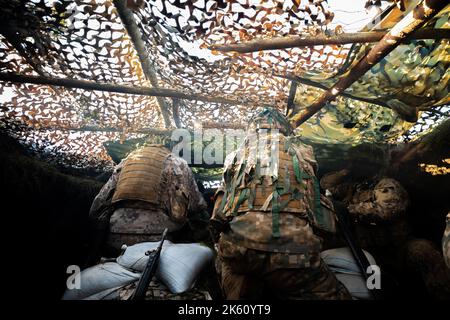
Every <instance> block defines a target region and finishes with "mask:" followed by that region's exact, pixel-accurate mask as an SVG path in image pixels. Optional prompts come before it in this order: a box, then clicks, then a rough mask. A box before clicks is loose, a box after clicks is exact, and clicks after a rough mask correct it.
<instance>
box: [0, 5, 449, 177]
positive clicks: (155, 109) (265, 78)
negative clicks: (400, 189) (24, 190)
mask: <svg viewBox="0 0 450 320" xmlns="http://www.w3.org/2000/svg"><path fill="white" fill-rule="evenodd" d="M127 2H128V3H129V4H130V5H131V6H130V9H131V10H133V13H134V14H133V16H134V20H135V22H136V24H137V26H138V30H139V31H140V33H141V35H142V40H143V41H144V43H145V46H146V49H147V54H148V56H149V58H150V61H151V62H152V67H153V68H154V71H155V74H156V78H157V79H156V80H157V81H156V82H157V83H156V84H157V85H158V86H159V87H161V88H169V89H175V90H178V91H180V92H185V93H197V94H203V95H206V96H220V97H224V98H229V99H233V100H235V101H237V104H236V105H229V104H221V103H206V102H201V101H194V100H180V101H179V102H178V109H179V111H178V112H177V113H178V115H179V118H180V119H179V122H180V123H181V125H182V126H184V127H187V128H192V126H193V125H194V122H220V123H223V122H230V123H234V124H236V125H240V124H241V125H245V124H246V122H247V120H248V119H249V118H250V117H251V116H252V115H253V114H254V112H255V111H256V109H257V108H258V107H259V106H261V105H262V104H267V105H271V106H276V107H278V108H280V109H281V110H286V107H287V105H286V104H287V100H288V94H289V87H290V83H291V82H290V80H287V79H286V78H284V76H286V75H287V74H289V75H290V76H297V77H302V78H304V79H307V80H314V81H319V82H321V83H322V84H324V85H326V86H330V85H331V84H332V83H334V82H335V81H336V79H337V78H339V77H340V76H342V75H343V74H345V71H346V70H348V68H349V67H351V66H352V64H353V63H354V62H355V61H356V58H357V57H358V56H360V55H361V54H362V53H363V52H365V50H366V49H367V48H368V47H370V45H364V44H361V45H328V46H315V47H307V48H301V49H300V48H292V49H284V50H271V51H263V52H255V53H248V54H237V53H233V52H231V53H226V54H225V53H219V52H215V51H212V52H211V51H210V50H209V49H208V46H210V45H212V44H227V43H234V42H243V41H248V40H252V39H258V38H271V37H275V36H288V35H299V34H302V35H305V34H308V35H311V36H315V35H318V34H321V33H324V34H327V35H330V36H332V35H334V34H338V33H341V32H346V31H347V32H348V31H354V30H353V29H351V28H350V25H348V26H347V25H345V23H341V21H340V20H339V19H337V22H333V21H334V20H336V17H338V16H339V14H341V13H342V10H339V9H337V8H334V7H333V5H334V6H335V5H336V1H331V0H330V1H325V0H315V1H308V0H295V1H282V0H268V1H259V0H239V1H209V0H197V1H182V0H168V1H162V0H146V1H127ZM409 3H410V6H409V7H413V6H414V4H416V3H417V1H413V0H412V1H410V2H409ZM0 5H1V7H0V8H1V9H0V72H14V73H19V74H24V75H42V76H51V77H60V78H71V79H79V80H90V81H96V82H98V83H112V84H126V85H130V86H141V87H151V83H150V81H148V80H147V79H146V77H145V75H144V72H143V69H142V66H141V63H140V61H139V57H138V55H137V52H136V50H135V48H134V46H133V43H132V42H131V40H130V37H129V35H128V33H127V30H126V28H125V26H124V24H123V23H122V21H121V19H120V17H119V14H118V11H117V9H116V7H115V5H114V3H113V1H111V0H96V1H94V0H77V1H68V0H30V1H21V0H12V1H2V0H0ZM386 7H388V6H386V4H385V3H384V5H383V9H385V8H386ZM389 8H391V7H389ZM392 10H398V9H395V8H394V9H392ZM386 13H387V12H385V13H383V17H384V19H383V20H382V21H381V22H380V23H379V24H378V25H373V24H371V25H370V27H366V28H365V30H369V29H384V28H390V27H392V25H389V23H393V22H392V21H393V20H395V19H394V18H392V17H391V16H390V15H389V13H387V14H386ZM361 14H362V15H367V14H366V13H365V12H363V11H361ZM448 16H449V7H447V8H446V9H445V10H443V11H442V12H441V13H440V14H439V15H438V17H437V18H435V19H434V20H433V21H431V22H430V23H429V24H428V27H436V28H449V22H448ZM394 17H395V15H394ZM338 18H339V17H338ZM341 20H342V19H341ZM397 20H398V15H397ZM449 50H450V48H449V40H448V39H446V40H426V41H413V42H411V43H408V44H405V45H401V46H399V47H398V48H397V49H396V50H395V51H394V52H393V53H391V54H390V55H389V56H388V57H386V59H384V60H383V62H382V63H380V64H379V65H377V66H376V67H375V68H372V70H371V71H370V73H368V74H367V75H365V76H364V77H362V78H361V80H360V81H358V82H357V83H355V84H354V85H353V86H352V87H350V88H349V90H348V92H349V93H351V94H352V95H354V96H355V97H356V98H358V97H363V98H367V99H383V101H384V102H385V103H386V105H385V106H379V105H377V104H371V103H367V102H361V101H359V100H355V99H349V98H341V97H340V98H338V99H336V101H333V102H331V103H330V104H328V105H327V106H326V107H325V108H324V109H323V110H322V111H321V112H319V113H318V114H317V115H316V116H314V117H313V118H312V119H310V120H309V121H308V122H307V123H306V124H305V125H304V126H302V128H301V129H300V132H301V134H303V135H304V136H305V137H307V138H308V139H311V140H312V141H315V142H322V143H323V142H326V143H330V142H331V143H333V142H337V143H348V144H355V143H361V142H367V141H374V142H379V141H396V140H399V139H400V140H404V141H408V140H410V139H411V138H412V137H413V136H417V135H418V134H420V133H422V132H424V131H426V130H427V129H428V128H429V127H430V126H432V123H434V122H436V121H437V122H439V121H440V120H441V119H442V118H443V117H445V115H447V116H448V108H446V107H445V106H444V107H441V108H440V109H435V108H436V106H438V105H445V104H448V102H449V94H448V80H449V72H448V65H449V63H450V62H449V61H450V59H449V56H450V53H449ZM402 75H405V76H402ZM154 84H155V83H154ZM321 92H323V91H321V90H320V89H316V88H314V87H311V86H305V85H299V88H298V90H297V94H296V97H295V102H296V108H297V111H301V110H302V108H305V107H306V106H308V105H309V104H311V103H312V102H313V101H314V99H315V98H316V97H318V96H319V95H320V93H321ZM164 100H165V104H166V105H167V106H169V110H166V112H167V113H168V114H169V116H171V117H170V121H171V126H172V127H175V124H176V121H175V119H174V117H173V116H174V114H172V99H166V98H165V99H164ZM0 102H1V105H0V127H3V128H4V129H5V130H7V131H8V133H9V134H10V135H12V136H14V137H15V138H17V139H19V140H20V141H21V142H23V143H25V144H26V145H28V146H30V147H31V149H33V150H34V151H36V152H38V153H39V154H42V155H44V156H45V157H47V158H49V159H50V160H52V161H55V162H59V163H62V164H65V165H70V166H75V167H80V168H83V167H91V168H98V169H104V168H108V167H111V166H112V165H113V161H112V159H111V157H110V156H109V155H108V153H107V152H106V150H105V148H104V145H103V144H104V143H105V142H106V141H111V140H121V141H124V140H126V139H132V138H142V137H143V134H138V133H137V132H139V131H140V130H142V129H144V128H163V127H164V121H163V117H162V114H161V110H160V105H159V103H158V101H157V99H155V98H154V97H148V96H137V95H127V94H119V93H106V92H101V91H88V90H82V89H67V88H63V87H55V86H44V85H32V84H15V83H10V82H2V83H1V86H0ZM431 108H434V109H433V110H432V111H427V112H422V113H421V114H420V115H419V122H418V125H416V126H413V125H412V124H411V123H407V122H405V121H404V120H403V119H404V118H405V116H404V113H406V114H409V113H411V112H412V113H416V112H417V111H418V110H419V109H421V110H422V109H423V110H429V109H431ZM405 110H406V111H405ZM436 111H437V112H436ZM93 127H94V128H97V130H96V131H92V129H89V128H93ZM111 128H113V129H114V130H112V131H111V130H109V129H111ZM88 129H89V130H88ZM98 129H101V130H104V131H98Z"/></svg>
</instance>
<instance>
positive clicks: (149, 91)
mask: <svg viewBox="0 0 450 320" xmlns="http://www.w3.org/2000/svg"><path fill="white" fill-rule="evenodd" d="M0 81H9V82H14V83H31V84H40V85H49V86H59V87H65V88H78V89H84V90H98V91H106V92H116V93H126V94H136V95H141V96H152V97H168V98H178V99H186V100H198V101H204V102H213V103H224V104H232V105H240V104H242V103H243V102H242V101H238V100H232V99H227V98H222V97H214V96H204V95H200V94H195V93H193V94H189V93H186V92H180V91H177V90H172V89H163V88H146V87H135V86H133V87H132V86H126V85H118V84H110V83H96V82H93V81H86V80H75V79H65V78H50V77H42V76H28V75H21V74H16V73H3V72H0Z"/></svg>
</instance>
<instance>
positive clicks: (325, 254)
mask: <svg viewBox="0 0 450 320" xmlns="http://www.w3.org/2000/svg"><path fill="white" fill-rule="evenodd" d="M363 251H364V254H365V255H366V257H367V260H368V261H369V263H370V264H371V265H376V262H375V259H374V258H373V256H372V255H371V254H370V253H369V252H367V251H365V250H363ZM320 255H321V257H322V259H323V260H324V262H325V263H326V264H327V265H328V267H329V268H330V269H331V270H332V271H333V272H334V273H335V275H336V278H337V279H338V280H339V281H340V282H341V283H342V284H343V285H344V286H345V287H346V288H347V290H348V291H349V292H350V294H351V295H352V297H353V298H355V299H364V300H368V299H371V298H372V295H371V293H370V291H369V289H368V288H367V284H366V279H365V277H364V276H363V275H362V274H361V270H360V268H359V266H358V263H357V262H356V260H355V258H354V257H353V254H352V252H351V250H350V248H348V247H343V248H336V249H330V250H325V251H322V252H321V254H320Z"/></svg>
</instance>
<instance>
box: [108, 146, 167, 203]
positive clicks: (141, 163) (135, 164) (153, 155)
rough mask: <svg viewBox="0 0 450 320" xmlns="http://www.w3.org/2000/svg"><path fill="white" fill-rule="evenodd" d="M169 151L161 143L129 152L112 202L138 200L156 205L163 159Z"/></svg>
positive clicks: (158, 197)
mask: <svg viewBox="0 0 450 320" xmlns="http://www.w3.org/2000/svg"><path fill="white" fill-rule="evenodd" d="M169 154H170V151H169V150H167V148H165V147H164V146H163V145H155V144H151V145H147V146H144V147H143V148H141V149H139V150H137V151H135V152H133V153H131V154H130V155H129V156H128V157H127V158H126V159H125V162H124V165H123V167H122V170H121V172H120V174H119V180H118V181H117V186H116V191H115V192H114V195H113V198H112V203H117V202H119V201H122V200H140V201H144V202H147V203H150V204H153V205H158V204H159V200H160V196H159V193H160V192H161V190H162V188H161V177H162V172H163V169H164V161H165V160H166V158H167V157H168V156H169Z"/></svg>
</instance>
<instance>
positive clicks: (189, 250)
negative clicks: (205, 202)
mask: <svg viewBox="0 0 450 320" xmlns="http://www.w3.org/2000/svg"><path fill="white" fill-rule="evenodd" d="M158 244H159V242H142V243H138V244H135V245H132V246H129V247H128V248H127V249H126V250H125V251H124V252H123V253H122V255H120V256H119V257H118V258H117V259H116V262H107V263H103V264H98V265H96V266H93V267H90V268H87V269H85V270H83V271H82V272H81V273H80V289H67V290H66V292H65V293H64V295H63V298H62V299H63V300H115V299H122V293H123V290H122V289H123V288H124V287H130V285H133V287H135V282H137V281H138V280H139V278H140V276H141V274H142V272H143V270H144V268H145V266H146V264H147V262H148V258H149V256H147V255H146V254H145V253H146V252H147V251H151V250H155V249H156V248H157V247H158ZM213 256H214V254H213V251H212V250H211V249H210V248H209V247H207V246H205V245H202V244H198V243H180V244H174V243H172V242H170V241H168V240H166V241H165V242H164V244H163V247H162V250H161V255H160V258H159V261H158V269H157V272H156V278H157V279H158V281H160V282H161V283H162V284H163V285H164V288H167V289H168V291H170V292H168V293H167V295H170V294H175V295H176V294H181V293H185V292H186V291H188V290H190V289H192V288H193V287H194V285H195V281H196V279H197V278H198V276H199V275H200V272H201V271H202V269H203V268H204V267H205V266H206V265H207V264H208V263H209V262H210V261H211V260H212V259H213Z"/></svg>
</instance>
